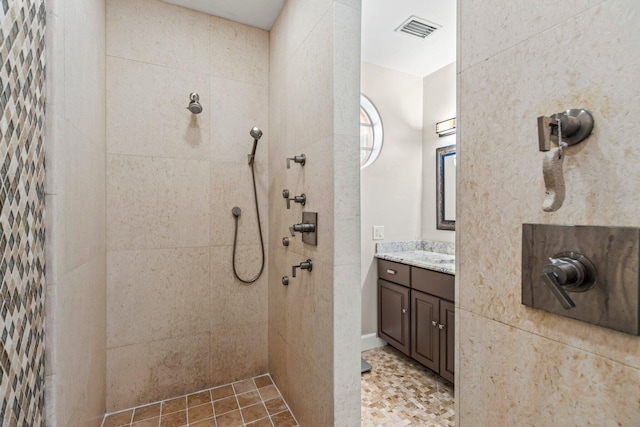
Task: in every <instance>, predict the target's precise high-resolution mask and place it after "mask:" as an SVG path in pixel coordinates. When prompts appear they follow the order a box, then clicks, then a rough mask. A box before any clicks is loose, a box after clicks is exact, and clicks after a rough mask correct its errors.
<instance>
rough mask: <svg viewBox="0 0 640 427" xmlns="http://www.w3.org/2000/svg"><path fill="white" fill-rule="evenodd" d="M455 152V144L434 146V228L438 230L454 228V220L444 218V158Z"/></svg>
mask: <svg viewBox="0 0 640 427" xmlns="http://www.w3.org/2000/svg"><path fill="white" fill-rule="evenodd" d="M453 154H456V146H455V144H454V145H448V146H446V147H440V148H436V218H437V221H436V228H437V229H438V230H455V229H456V221H455V220H446V219H445V218H444V159H445V157H447V156H451V155H453Z"/></svg>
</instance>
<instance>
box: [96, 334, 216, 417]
mask: <svg viewBox="0 0 640 427" xmlns="http://www.w3.org/2000/svg"><path fill="white" fill-rule="evenodd" d="M208 354H209V334H208V333H204V334H197V335H183V336H180V337H176V338H169V339H166V340H160V341H151V342H145V343H140V344H134V345H128V346H124V347H116V348H110V349H108V350H107V412H116V411H118V410H122V409H126V408H131V407H133V406H137V405H142V404H146V403H149V402H156V401H158V400H162V399H168V398H171V397H175V396H180V395H183V394H186V393H191V392H193V391H194V390H202V389H204V388H206V387H208V386H209V381H208V377H209V356H208Z"/></svg>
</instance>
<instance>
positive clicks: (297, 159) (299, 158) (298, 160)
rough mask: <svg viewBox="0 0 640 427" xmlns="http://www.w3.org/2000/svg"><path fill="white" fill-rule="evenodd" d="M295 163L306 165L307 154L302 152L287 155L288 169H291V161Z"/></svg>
mask: <svg viewBox="0 0 640 427" xmlns="http://www.w3.org/2000/svg"><path fill="white" fill-rule="evenodd" d="M292 160H293V162H294V163H299V164H300V166H304V164H305V163H306V162H307V156H305V155H304V154H300V155H299V156H293V157H287V169H291V161H292Z"/></svg>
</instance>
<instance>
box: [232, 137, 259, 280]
mask: <svg viewBox="0 0 640 427" xmlns="http://www.w3.org/2000/svg"><path fill="white" fill-rule="evenodd" d="M249 135H251V137H252V138H253V149H252V150H251V154H249V155H248V157H249V166H251V178H252V179H253V200H254V202H255V204H256V217H257V219H258V234H259V235H260V250H261V251H262V263H261V264H260V271H259V272H258V274H256V276H255V277H253V278H251V279H243V278H241V277H240V276H239V275H238V272H237V270H236V247H237V245H238V220H239V219H240V215H242V211H241V210H240V208H239V207H237V206H235V207H234V208H233V209H231V214H232V215H233V218H234V221H235V229H234V233H233V256H232V261H231V263H232V266H233V275H234V276H235V278H236V279H238V280H239V281H241V282H242V283H253V282H255V281H256V280H258V279H259V278H260V276H261V275H262V272H263V271H264V262H265V256H264V239H263V237H262V225H261V224H260V209H259V207H258V191H257V189H256V174H255V171H254V168H253V160H254V159H255V157H256V148H257V147H258V140H259V139H260V138H261V137H262V131H261V130H260V128H257V127H254V128H252V129H251V131H250V132H249Z"/></svg>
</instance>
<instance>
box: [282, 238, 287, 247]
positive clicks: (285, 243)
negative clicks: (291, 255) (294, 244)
mask: <svg viewBox="0 0 640 427" xmlns="http://www.w3.org/2000/svg"><path fill="white" fill-rule="evenodd" d="M282 246H289V238H288V237H283V238H282Z"/></svg>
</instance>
